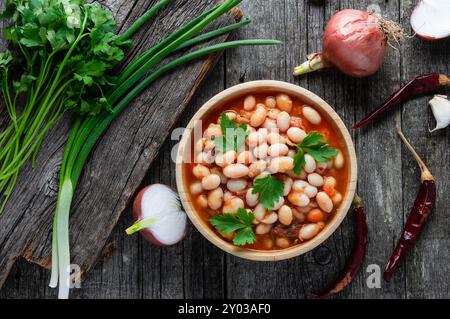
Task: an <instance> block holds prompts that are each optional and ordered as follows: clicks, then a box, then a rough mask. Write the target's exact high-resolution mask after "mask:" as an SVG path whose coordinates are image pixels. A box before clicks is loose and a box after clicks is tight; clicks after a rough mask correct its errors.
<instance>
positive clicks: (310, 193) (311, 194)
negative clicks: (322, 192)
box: [303, 186, 318, 198]
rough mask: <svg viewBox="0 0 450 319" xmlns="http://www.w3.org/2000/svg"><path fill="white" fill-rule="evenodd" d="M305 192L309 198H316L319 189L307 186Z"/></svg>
mask: <svg viewBox="0 0 450 319" xmlns="http://www.w3.org/2000/svg"><path fill="white" fill-rule="evenodd" d="M303 192H304V193H305V194H306V196H308V197H309V198H314V197H316V195H317V192H318V190H317V187H314V186H306V187H305V189H304V190H303Z"/></svg>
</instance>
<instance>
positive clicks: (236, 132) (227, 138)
mask: <svg viewBox="0 0 450 319" xmlns="http://www.w3.org/2000/svg"><path fill="white" fill-rule="evenodd" d="M220 128H221V130H222V133H223V136H220V137H216V138H215V139H214V144H215V145H216V148H217V149H218V150H219V151H220V152H222V153H225V152H228V151H232V150H235V151H237V150H238V148H239V146H241V145H242V144H243V143H244V142H245V139H246V138H247V135H248V132H247V125H245V124H241V125H239V126H237V124H236V121H235V120H230V119H229V117H228V116H227V115H226V114H225V113H222V115H221V116H220Z"/></svg>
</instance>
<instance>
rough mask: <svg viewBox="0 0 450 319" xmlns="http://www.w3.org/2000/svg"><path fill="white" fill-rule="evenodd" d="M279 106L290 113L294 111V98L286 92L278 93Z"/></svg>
mask: <svg viewBox="0 0 450 319" xmlns="http://www.w3.org/2000/svg"><path fill="white" fill-rule="evenodd" d="M276 100H277V106H278V108H279V109H280V110H282V111H285V112H288V113H290V112H291V111H292V100H291V98H290V97H289V96H288V95H286V94H278V95H277V97H276Z"/></svg>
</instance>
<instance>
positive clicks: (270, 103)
mask: <svg viewBox="0 0 450 319" xmlns="http://www.w3.org/2000/svg"><path fill="white" fill-rule="evenodd" d="M266 105H267V107H270V108H271V109H273V108H275V107H276V106H277V100H276V99H275V98H274V97H273V96H268V97H266Z"/></svg>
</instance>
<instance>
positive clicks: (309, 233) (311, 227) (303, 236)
mask: <svg viewBox="0 0 450 319" xmlns="http://www.w3.org/2000/svg"><path fill="white" fill-rule="evenodd" d="M319 231H320V226H319V225H317V224H307V225H304V226H303V227H302V228H300V232H299V233H298V238H299V239H300V240H308V239H311V238H313V237H315V236H316V235H317V234H318V233H319Z"/></svg>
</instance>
